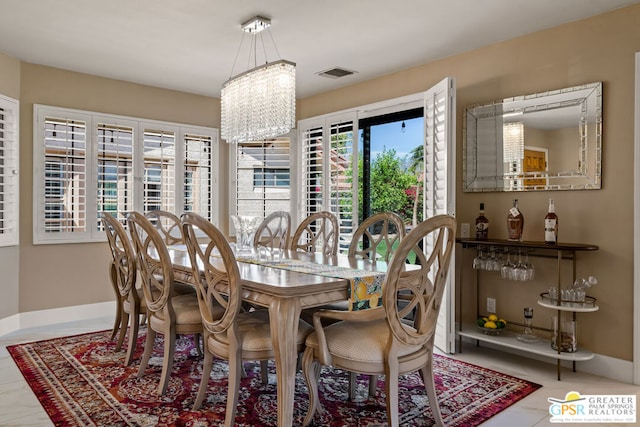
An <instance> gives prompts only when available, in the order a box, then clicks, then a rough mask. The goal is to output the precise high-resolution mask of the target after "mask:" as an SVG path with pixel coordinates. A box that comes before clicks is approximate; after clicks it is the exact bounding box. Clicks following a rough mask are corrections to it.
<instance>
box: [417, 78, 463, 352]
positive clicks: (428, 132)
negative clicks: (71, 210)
mask: <svg viewBox="0 0 640 427" xmlns="http://www.w3.org/2000/svg"><path fill="white" fill-rule="evenodd" d="M455 111H456V100H455V80H454V79H453V78H449V77H448V78H445V79H444V80H442V81H441V82H440V83H438V84H437V85H435V86H434V87H432V88H431V89H429V90H428V91H426V92H425V93H424V123H425V125H424V128H425V141H424V162H425V165H424V171H425V176H424V207H425V218H430V217H432V216H435V215H440V214H452V215H453V214H454V213H455V176H456V171H455V153H456V150H455V131H456V130H455ZM425 244H426V250H427V253H430V252H431V249H432V248H433V241H429V239H427V240H426V241H425ZM454 267H455V259H452V260H451V267H450V269H449V276H448V280H447V286H446V289H445V291H444V295H443V298H442V305H441V308H440V312H439V315H438V327H437V328H436V337H435V344H436V346H437V347H438V348H440V349H441V350H443V351H445V352H448V353H453V352H454V351H455V307H454V304H453V302H454V301H455V298H454V297H455V286H454V284H455V268H454Z"/></svg>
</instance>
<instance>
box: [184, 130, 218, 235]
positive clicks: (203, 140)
mask: <svg viewBox="0 0 640 427" xmlns="http://www.w3.org/2000/svg"><path fill="white" fill-rule="evenodd" d="M183 142H184V147H183V149H184V157H185V161H184V173H183V192H184V194H183V196H184V199H183V200H184V206H183V210H184V212H195V213H197V214H198V215H201V216H203V217H204V218H207V219H208V220H209V221H211V222H213V223H216V222H217V221H214V215H213V213H214V212H215V211H217V200H218V190H217V181H214V177H213V174H212V170H213V159H214V158H217V145H214V141H213V136H211V135H202V134H201V133H197V132H186V133H184V136H183ZM214 151H216V154H215V155H214ZM214 205H215V206H214Z"/></svg>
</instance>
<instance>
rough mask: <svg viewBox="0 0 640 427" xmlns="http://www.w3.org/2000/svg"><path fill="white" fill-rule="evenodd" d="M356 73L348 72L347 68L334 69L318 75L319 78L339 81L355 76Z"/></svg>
mask: <svg viewBox="0 0 640 427" xmlns="http://www.w3.org/2000/svg"><path fill="white" fill-rule="evenodd" d="M355 73H356V72H355V71H351V70H347V69H346V68H340V67H334V68H330V69H328V70H324V71H320V72H319V73H317V74H318V75H319V76H322V77H328V78H330V79H339V78H340V77H345V76H350V75H351V74H355Z"/></svg>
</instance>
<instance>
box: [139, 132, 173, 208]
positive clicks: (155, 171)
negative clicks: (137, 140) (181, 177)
mask: <svg viewBox="0 0 640 427" xmlns="http://www.w3.org/2000/svg"><path fill="white" fill-rule="evenodd" d="M143 182H144V199H143V200H144V201H143V203H144V208H143V211H144V213H147V212H150V211H155V210H163V211H169V212H176V203H175V201H176V135H175V132H172V131H164V130H155V129H145V130H144V181H143Z"/></svg>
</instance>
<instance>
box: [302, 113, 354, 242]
mask: <svg viewBox="0 0 640 427" xmlns="http://www.w3.org/2000/svg"><path fill="white" fill-rule="evenodd" d="M354 118H355V115H354V114H349V115H347V116H345V117H327V118H326V119H325V118H323V119H321V120H319V121H318V122H317V123H309V124H308V125H306V126H305V125H301V126H304V127H303V128H301V129H304V130H302V134H301V138H300V140H301V142H300V150H301V167H302V170H301V180H302V181H301V182H302V185H301V186H300V187H301V188H300V190H301V193H300V201H301V206H302V209H301V212H300V216H301V217H306V216H309V215H311V214H313V213H315V212H319V211H323V210H326V211H330V212H332V213H333V214H334V215H336V217H337V218H338V224H339V226H340V242H339V245H340V246H339V250H340V251H341V252H343V251H346V250H347V249H348V247H349V241H350V236H351V235H352V234H353V230H354V229H355V227H356V226H357V222H355V221H357V215H356V218H355V221H354V212H356V211H355V210H354V201H356V200H357V199H356V196H355V195H354V189H356V188H357V181H358V176H357V173H356V174H355V176H354V173H353V170H354V168H353V166H354V161H353V160H354V155H355V152H354V150H355V149H357V147H356V146H354V131H356V130H355V129H354ZM324 153H329V155H328V156H327V155H325V154H324Z"/></svg>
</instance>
